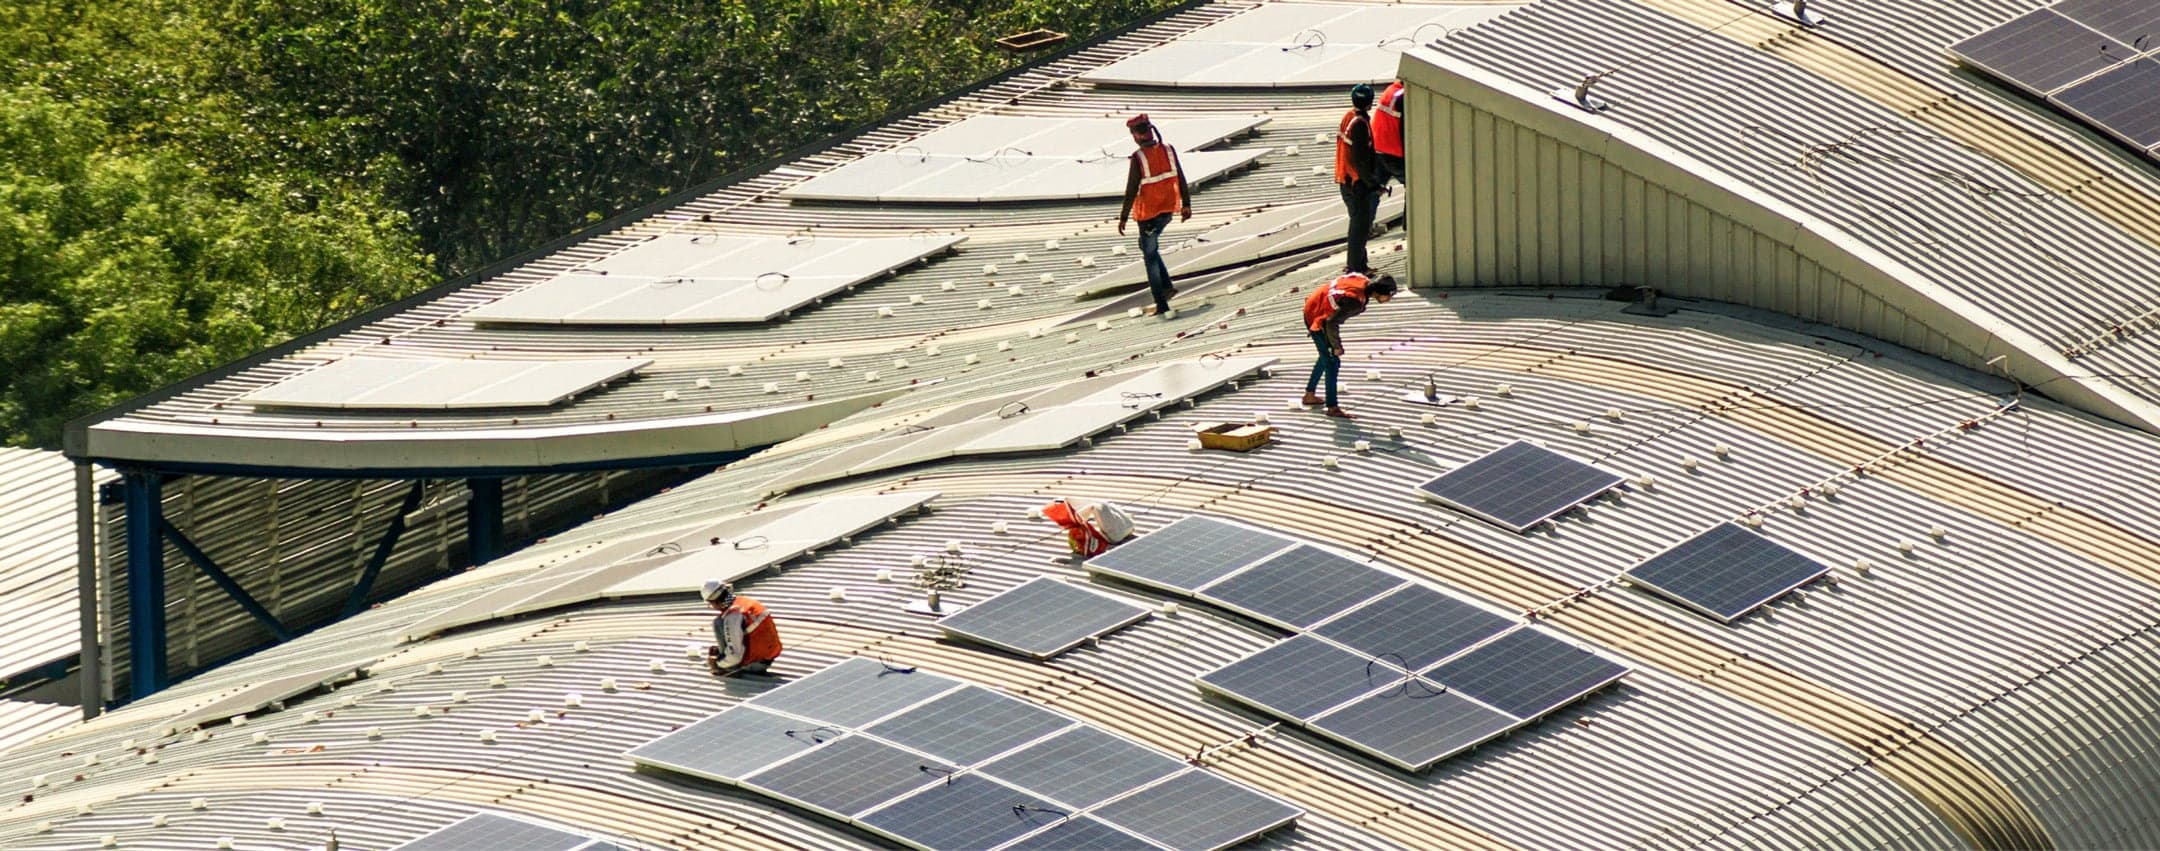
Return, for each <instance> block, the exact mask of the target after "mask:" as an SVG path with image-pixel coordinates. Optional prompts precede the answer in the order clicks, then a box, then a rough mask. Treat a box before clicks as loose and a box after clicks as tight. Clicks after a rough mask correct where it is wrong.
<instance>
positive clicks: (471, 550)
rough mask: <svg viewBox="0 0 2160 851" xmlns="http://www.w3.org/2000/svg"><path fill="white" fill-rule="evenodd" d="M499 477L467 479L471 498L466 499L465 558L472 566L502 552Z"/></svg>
mask: <svg viewBox="0 0 2160 851" xmlns="http://www.w3.org/2000/svg"><path fill="white" fill-rule="evenodd" d="M502 483H503V480H501V479H485V478H483V479H466V480H465V487H466V489H468V490H470V491H472V498H471V499H468V500H466V501H465V544H466V554H467V559H468V560H470V561H471V562H472V564H473V566H474V567H478V566H480V565H483V564H487V563H488V562H491V561H494V560H495V559H496V557H498V556H500V555H502V552H503V551H502V547H503V539H502V529H503V493H502Z"/></svg>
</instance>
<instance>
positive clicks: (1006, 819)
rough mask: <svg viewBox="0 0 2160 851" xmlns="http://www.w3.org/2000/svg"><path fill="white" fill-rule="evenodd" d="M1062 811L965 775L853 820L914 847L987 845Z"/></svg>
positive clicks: (1049, 821) (1052, 820) (1047, 822)
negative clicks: (1053, 811)
mask: <svg viewBox="0 0 2160 851" xmlns="http://www.w3.org/2000/svg"><path fill="white" fill-rule="evenodd" d="M1035 808H1041V809H1035ZM1045 810H1056V812H1055V813H1052V812H1046V811H1045ZM1067 815H1070V813H1069V812H1066V811H1065V810H1063V809H1062V808H1059V807H1056V806H1054V805H1052V804H1051V803H1050V802H1049V801H1045V800H1043V799H1042V798H1041V797H1040V796H1038V795H1036V794H1034V793H1032V792H1029V791H1027V790H1024V789H1020V788H1018V787H1015V786H1011V785H1008V784H1006V783H1003V782H1000V781H998V780H996V779H993V778H990V777H986V776H983V775H981V774H972V773H970V774H963V775H959V776H956V777H953V778H951V779H949V780H948V781H946V782H944V783H932V784H930V785H928V786H924V787H922V788H920V789H917V790H915V791H913V792H910V793H908V794H907V795H906V796H904V797H901V798H897V799H895V800H892V801H889V802H887V803H886V804H885V805H883V806H880V807H878V808H877V809H875V810H872V811H870V812H868V813H866V814H864V815H863V816H862V817H861V818H859V819H857V820H856V821H857V823H859V824H861V825H862V826H864V827H866V828H869V829H870V830H874V831H876V832H878V833H881V834H884V835H886V836H889V837H892V838H893V839H897V840H899V841H901V842H904V843H907V844H909V845H913V846H915V847H917V848H924V849H945V848H992V847H996V846H999V845H1003V844H1005V843H1008V842H1012V841H1014V840H1017V839H1020V838H1021V837H1024V836H1027V835H1028V834H1031V833H1034V832H1036V831H1038V830H1041V829H1043V828H1045V827H1049V826H1051V825H1054V824H1056V823H1057V822H1059V821H1062V820H1064V818H1065V817H1066V816H1067Z"/></svg>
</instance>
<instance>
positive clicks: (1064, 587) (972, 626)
mask: <svg viewBox="0 0 2160 851" xmlns="http://www.w3.org/2000/svg"><path fill="white" fill-rule="evenodd" d="M1144 617H1147V610H1146V609H1143V608H1141V607H1139V606H1135V605H1133V604H1131V603H1127V602H1125V601H1123V600H1120V599H1117V598H1115V597H1110V596H1107V595H1104V594H1098V593H1096V592H1094V591H1090V590H1088V589H1086V588H1082V587H1080V586H1078V585H1074V584H1072V583H1070V582H1061V581H1059V580H1056V579H1049V578H1045V577H1037V578H1035V579H1030V580H1028V581H1026V582H1023V583H1021V584H1020V585H1019V587H1016V588H1013V589H1012V590H1009V591H1006V592H1004V593H1001V594H998V595H996V596H993V597H991V598H990V599H987V600H984V601H982V602H980V603H976V604H975V605H972V606H969V607H967V608H966V609H963V610H961V611H960V613H958V614H955V615H951V616H948V617H946V618H944V619H943V620H940V621H938V624H937V625H938V628H939V629H942V630H944V631H946V632H947V633H948V634H954V635H959V636H961V637H963V638H970V639H974V640H976V641H980V642H982V643H984V644H988V645H991V646H994V647H1002V648H1005V649H1007V650H1011V651H1013V652H1015V653H1024V654H1027V655H1030V656H1034V657H1036V658H1038V659H1047V658H1049V657H1052V656H1056V655H1057V654H1059V653H1063V652H1065V651H1067V650H1070V649H1072V648H1073V646H1074V645H1077V644H1079V643H1080V642H1082V641H1086V640H1088V639H1090V638H1093V637H1095V636H1098V635H1101V634H1103V633H1106V632H1109V631H1111V630H1114V629H1117V628H1119V627H1123V626H1125V625H1126V624H1130V623H1132V622H1134V621H1137V620H1139V619H1141V618H1144Z"/></svg>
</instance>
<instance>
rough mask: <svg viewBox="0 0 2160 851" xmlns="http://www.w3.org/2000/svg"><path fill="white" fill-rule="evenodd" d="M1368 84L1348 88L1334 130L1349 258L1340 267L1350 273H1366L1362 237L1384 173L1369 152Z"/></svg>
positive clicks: (1377, 201)
mask: <svg viewBox="0 0 2160 851" xmlns="http://www.w3.org/2000/svg"><path fill="white" fill-rule="evenodd" d="M1372 103H1373V92H1372V87H1371V86H1368V85H1366V84H1364V83H1359V84H1357V85H1356V86H1354V87H1352V88H1351V89H1350V111H1349V112H1346V113H1343V117H1342V127H1341V128H1339V129H1338V130H1336V132H1335V182H1336V183H1337V184H1339V185H1340V186H1341V188H1342V199H1343V206H1345V207H1348V208H1349V210H1350V257H1349V260H1348V262H1346V263H1345V264H1344V266H1343V268H1344V269H1346V270H1348V271H1351V272H1368V271H1371V270H1372V267H1371V266H1369V265H1367V264H1366V261H1365V240H1366V239H1367V238H1368V237H1370V236H1371V235H1372V225H1373V217H1374V216H1377V215H1379V214H1380V190H1381V189H1383V188H1385V187H1386V186H1387V176H1386V175H1384V174H1382V173H1381V171H1380V163H1379V158H1378V157H1377V156H1376V155H1375V154H1374V153H1373V132H1372V119H1371V117H1370V116H1368V115H1367V114H1366V113H1367V112H1369V111H1370V110H1371V109H1372Z"/></svg>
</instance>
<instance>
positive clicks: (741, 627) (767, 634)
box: [701, 579, 780, 677]
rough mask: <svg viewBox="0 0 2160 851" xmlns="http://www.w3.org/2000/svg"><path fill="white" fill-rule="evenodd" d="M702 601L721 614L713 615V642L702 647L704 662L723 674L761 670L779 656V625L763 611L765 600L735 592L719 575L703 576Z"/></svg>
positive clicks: (768, 666) (752, 672) (762, 671)
mask: <svg viewBox="0 0 2160 851" xmlns="http://www.w3.org/2000/svg"><path fill="white" fill-rule="evenodd" d="M701 593H702V594H703V595H704V597H705V605H708V606H711V607H712V608H713V611H716V612H720V613H721V614H720V616H719V617H717V618H713V624H712V629H713V641H714V642H715V645H714V646H713V647H711V648H708V649H707V650H706V651H705V665H706V667H709V668H711V669H712V672H713V673H715V674H718V675H720V676H723V677H731V676H734V675H736V674H741V673H751V674H762V673H765V670H766V669H767V668H770V667H772V660H774V659H778V658H780V627H778V626H775V625H774V624H773V620H772V617H771V616H770V615H768V614H766V613H765V604H763V603H760V602H758V601H756V600H754V599H751V598H749V597H738V596H735V586H733V585H730V584H728V583H725V582H721V581H720V580H718V579H707V580H705V588H704V590H703V591H702V592H701Z"/></svg>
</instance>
